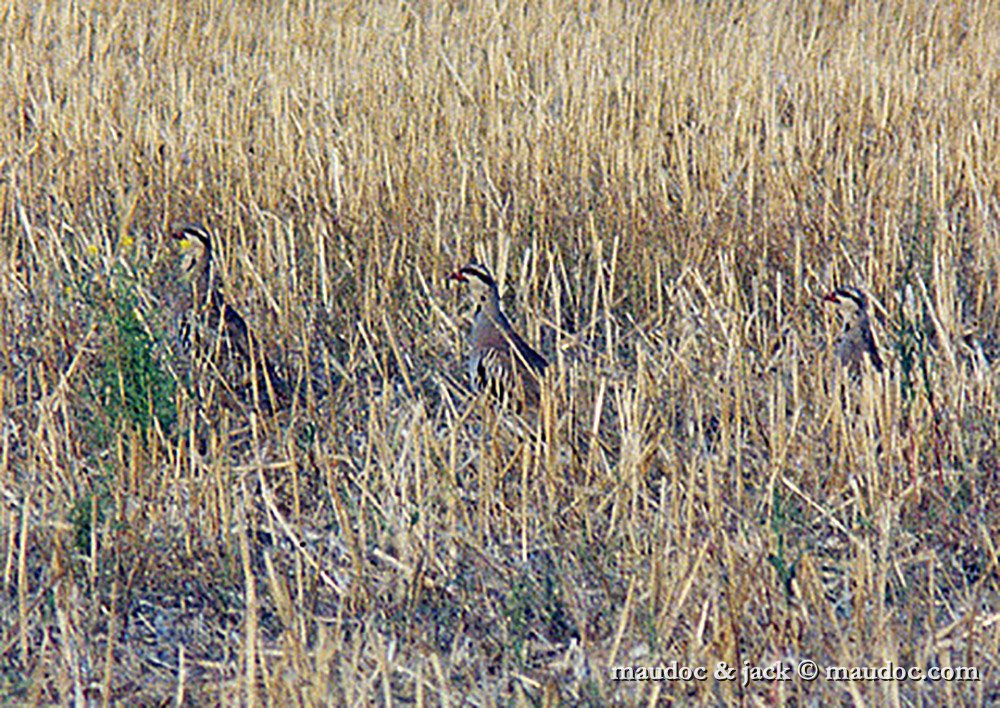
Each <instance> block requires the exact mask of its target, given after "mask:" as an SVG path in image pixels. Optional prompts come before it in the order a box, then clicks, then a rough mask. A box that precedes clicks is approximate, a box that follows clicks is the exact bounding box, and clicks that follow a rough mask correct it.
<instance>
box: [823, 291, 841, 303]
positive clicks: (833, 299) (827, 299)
mask: <svg viewBox="0 0 1000 708" xmlns="http://www.w3.org/2000/svg"><path fill="white" fill-rule="evenodd" d="M823 301H824V302H840V300H839V299H838V298H837V293H830V294H829V295H824V296H823Z"/></svg>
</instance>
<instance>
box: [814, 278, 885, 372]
mask: <svg viewBox="0 0 1000 708" xmlns="http://www.w3.org/2000/svg"><path fill="white" fill-rule="evenodd" d="M823 300H825V301H826V302H832V303H834V304H835V305H837V307H838V308H839V309H840V312H841V314H842V316H843V318H844V331H843V332H842V333H841V334H840V336H838V337H837V341H836V343H835V344H834V351H835V353H836V354H837V358H838V359H840V362H841V364H843V365H844V366H846V367H847V368H848V369H850V371H851V373H852V374H855V375H856V374H859V373H860V372H861V362H862V361H863V360H864V357H865V355H866V354H867V355H868V358H869V360H870V361H871V363H872V366H874V367H875V370H876V371H878V372H879V373H881V372H882V369H883V365H882V357H881V356H879V353H878V346H877V345H876V344H875V336H874V335H873V334H872V325H871V320H870V319H869V317H868V300H867V298H866V297H865V295H864V293H862V292H861V291H860V290H858V289H857V288H852V287H842V288H837V289H836V290H834V291H833V292H832V293H830V294H829V295H827V296H826V297H824V298H823Z"/></svg>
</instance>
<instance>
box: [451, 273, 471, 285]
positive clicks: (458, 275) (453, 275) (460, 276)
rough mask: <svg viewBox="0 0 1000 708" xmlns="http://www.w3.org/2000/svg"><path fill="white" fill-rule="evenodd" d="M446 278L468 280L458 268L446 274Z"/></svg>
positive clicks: (464, 281) (462, 281)
mask: <svg viewBox="0 0 1000 708" xmlns="http://www.w3.org/2000/svg"><path fill="white" fill-rule="evenodd" d="M448 280H457V281H458V282H460V283H467V282H469V281H468V279H467V278H466V277H465V274H464V273H462V271H460V270H456V271H455V272H454V273H451V274H450V275H448Z"/></svg>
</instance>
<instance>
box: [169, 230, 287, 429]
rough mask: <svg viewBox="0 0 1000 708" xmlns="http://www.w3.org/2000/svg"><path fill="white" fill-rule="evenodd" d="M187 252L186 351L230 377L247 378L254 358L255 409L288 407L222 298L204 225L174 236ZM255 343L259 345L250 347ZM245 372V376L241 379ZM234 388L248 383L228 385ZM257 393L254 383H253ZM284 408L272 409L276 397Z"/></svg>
mask: <svg viewBox="0 0 1000 708" xmlns="http://www.w3.org/2000/svg"><path fill="white" fill-rule="evenodd" d="M172 238H174V239H175V240H176V241H178V242H179V243H180V245H181V248H182V259H183V260H182V266H181V267H182V271H183V274H184V277H185V278H186V279H187V280H188V281H189V288H187V289H185V291H184V292H183V293H182V295H181V298H180V300H179V302H178V308H179V310H180V313H179V314H180V317H181V322H180V323H179V327H178V330H179V335H180V336H179V339H180V344H181V347H182V348H183V349H185V350H186V351H188V352H190V351H191V350H193V349H197V350H199V354H200V355H201V356H209V357H211V358H212V359H213V361H214V362H215V363H216V366H217V368H218V369H219V370H220V371H222V372H224V373H225V375H226V376H227V377H230V378H233V379H245V378H246V376H245V374H246V372H249V371H250V369H251V357H253V360H254V361H255V362H256V363H257V365H258V370H259V372H258V373H259V376H258V386H257V395H258V399H257V401H256V404H255V406H256V407H259V408H260V410H261V411H262V412H264V413H271V412H272V411H273V409H274V408H276V407H279V406H283V405H286V404H287V402H288V401H289V399H290V397H289V388H288V385H287V384H286V383H285V381H284V380H283V379H282V378H281V377H280V376H279V375H278V373H277V371H275V369H274V367H273V366H272V365H271V363H270V362H269V361H268V359H267V357H266V356H265V355H264V353H263V351H261V349H260V347H259V344H258V342H257V340H256V339H254V338H252V335H251V333H250V330H249V328H248V327H247V323H246V321H245V320H244V319H243V317H242V316H240V313H239V312H237V311H236V309H235V308H234V307H233V306H232V305H230V304H228V303H227V302H226V301H225V299H224V298H223V297H222V292H221V290H220V287H219V279H218V273H217V271H216V268H215V264H214V263H213V260H212V239H211V237H210V236H209V233H208V231H207V230H206V229H205V227H204V226H202V225H201V224H186V225H184V226H182V227H181V228H179V229H178V230H177V231H176V232H174V233H173V234H172ZM251 344H253V345H254V346H251ZM241 374H242V375H241ZM227 383H228V384H229V386H230V388H231V389H233V390H240V389H242V390H244V391H245V390H246V389H247V387H248V385H247V384H242V383H236V384H234V382H232V381H228V382H227ZM249 388H250V389H252V388H253V386H252V384H251V385H249ZM272 392H273V394H274V396H275V397H276V398H277V403H278V404H279V406H272V404H271V394H272Z"/></svg>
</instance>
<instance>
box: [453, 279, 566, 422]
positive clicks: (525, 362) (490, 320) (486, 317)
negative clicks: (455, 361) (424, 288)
mask: <svg viewBox="0 0 1000 708" xmlns="http://www.w3.org/2000/svg"><path fill="white" fill-rule="evenodd" d="M449 278H450V279H451V280H456V281H458V282H460V283H466V284H468V286H469V289H470V291H471V293H472V297H473V300H474V301H475V304H476V313H475V316H474V318H473V320H472V334H471V335H470V337H469V344H470V347H471V351H470V353H469V364H468V366H469V376H470V378H471V379H472V381H473V383H474V385H475V386H476V387H477V388H479V389H486V390H487V391H489V392H490V393H491V394H493V395H494V396H496V397H497V398H499V399H501V400H504V399H509V400H514V401H515V402H518V403H524V404H526V405H528V406H535V405H537V404H538V397H539V380H540V378H541V376H542V375H543V373H544V371H545V367H546V366H548V362H547V361H546V360H545V357H543V356H542V355H541V354H539V353H538V352H536V351H535V350H534V349H532V348H531V347H530V346H529V345H528V344H527V342H525V341H524V340H523V339H522V338H521V337H520V336H519V335H518V334H517V332H515V331H514V329H513V328H512V327H511V326H510V321H509V320H508V319H507V316H506V315H505V314H504V313H503V310H501V309H500V292H499V290H498V289H497V283H496V281H495V280H494V279H493V276H492V275H491V274H490V272H489V271H488V270H487V269H486V268H485V267H483V266H481V265H479V264H478V263H469V264H468V265H466V266H464V267H462V268H461V269H460V270H458V271H457V272H455V273H453V274H451V275H450V276H449Z"/></svg>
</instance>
